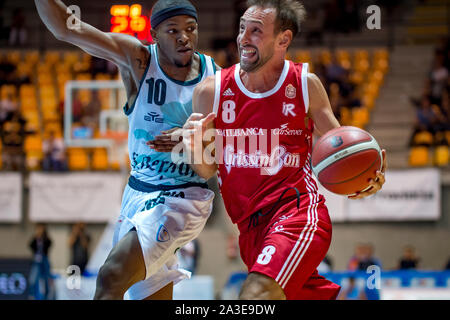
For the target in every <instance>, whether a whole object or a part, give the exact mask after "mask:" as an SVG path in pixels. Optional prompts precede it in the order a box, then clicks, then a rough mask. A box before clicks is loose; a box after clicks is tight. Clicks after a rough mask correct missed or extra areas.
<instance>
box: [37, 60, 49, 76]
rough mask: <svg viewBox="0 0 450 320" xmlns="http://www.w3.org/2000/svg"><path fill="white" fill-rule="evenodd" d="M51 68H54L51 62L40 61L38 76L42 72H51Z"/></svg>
mask: <svg viewBox="0 0 450 320" xmlns="http://www.w3.org/2000/svg"><path fill="white" fill-rule="evenodd" d="M51 70H52V68H51V66H50V65H49V64H46V63H38V65H37V73H38V76H40V75H42V74H50V73H51Z"/></svg>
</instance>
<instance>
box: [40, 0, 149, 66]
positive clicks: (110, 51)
mask: <svg viewBox="0 0 450 320" xmlns="http://www.w3.org/2000/svg"><path fill="white" fill-rule="evenodd" d="M34 2H35V4H36V8H37V11H38V13H39V16H40V17H41V19H42V21H43V22H44V24H45V25H46V26H47V28H48V29H49V30H50V31H51V32H52V33H53V35H54V36H55V37H56V38H57V39H58V40H62V41H66V42H69V43H72V44H74V45H76V46H78V47H80V48H81V49H83V50H84V51H86V52H87V53H89V54H91V55H93V56H96V57H99V58H103V59H106V60H109V61H111V62H113V63H115V64H116V65H118V66H120V67H125V68H130V66H131V65H134V64H133V62H134V61H131V59H132V57H138V58H139V57H141V56H142V54H144V55H148V50H146V48H145V46H144V45H143V44H141V42H140V41H139V40H138V39H136V38H134V37H131V36H128V35H123V34H116V33H106V32H103V31H100V30H98V29H97V28H94V27H93V26H91V25H89V24H87V23H84V22H82V21H80V20H78V21H76V22H77V23H74V24H70V25H69V26H68V23H67V21H68V20H70V19H78V18H77V17H72V14H71V13H67V6H66V5H65V4H64V3H63V2H62V1H60V0H35V1H34ZM69 18H70V19H69ZM71 25H72V26H74V27H70V26H71ZM69 27H70V28H69ZM142 59H145V57H142ZM145 63H146V60H143V61H142V64H145ZM144 69H145V67H144Z"/></svg>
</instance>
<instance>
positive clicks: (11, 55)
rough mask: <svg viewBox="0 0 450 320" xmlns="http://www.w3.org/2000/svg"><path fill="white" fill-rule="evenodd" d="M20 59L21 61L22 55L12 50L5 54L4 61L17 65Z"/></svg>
mask: <svg viewBox="0 0 450 320" xmlns="http://www.w3.org/2000/svg"><path fill="white" fill-rule="evenodd" d="M21 59H22V55H21V53H20V51H17V50H13V51H8V52H7V53H6V60H7V61H9V62H11V63H12V64H14V65H18V64H19V62H20V60H21Z"/></svg>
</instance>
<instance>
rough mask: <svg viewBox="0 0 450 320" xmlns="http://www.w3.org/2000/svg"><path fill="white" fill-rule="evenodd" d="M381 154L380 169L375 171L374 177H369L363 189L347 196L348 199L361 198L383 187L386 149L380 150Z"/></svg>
mask: <svg viewBox="0 0 450 320" xmlns="http://www.w3.org/2000/svg"><path fill="white" fill-rule="evenodd" d="M381 154H382V156H383V165H382V166H381V170H378V171H377V175H376V177H375V179H370V184H369V186H368V188H367V189H366V190H365V191H361V192H357V193H356V194H355V195H352V196H348V198H349V199H361V198H364V197H368V196H371V195H373V194H375V193H377V192H378V191H380V190H381V188H382V187H383V184H384V183H385V181H386V179H385V177H384V173H385V171H386V168H387V162H386V150H384V149H383V150H381Z"/></svg>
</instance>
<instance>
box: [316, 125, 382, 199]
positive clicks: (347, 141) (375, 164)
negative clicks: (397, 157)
mask: <svg viewBox="0 0 450 320" xmlns="http://www.w3.org/2000/svg"><path fill="white" fill-rule="evenodd" d="M382 164H383V157H382V155H381V149H380V146H379V145H378V143H377V141H376V140H375V138H374V137H372V136H371V135H370V134H369V133H368V132H367V131H364V130H362V129H359V128H356V127H350V126H345V127H339V128H336V129H333V130H330V131H328V132H327V133H326V134H325V135H323V136H322V137H321V138H320V139H319V140H318V141H317V142H316V144H315V145H314V148H313V151H312V157H311V167H312V170H313V172H314V174H315V176H316V177H317V179H318V180H319V182H320V183H321V184H322V185H323V186H324V187H325V188H326V189H327V190H329V191H331V192H333V193H336V194H341V195H352V194H355V193H356V192H359V191H364V190H365V189H367V187H368V185H369V180H370V179H374V178H375V177H376V171H377V170H380V169H381V167H382Z"/></svg>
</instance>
